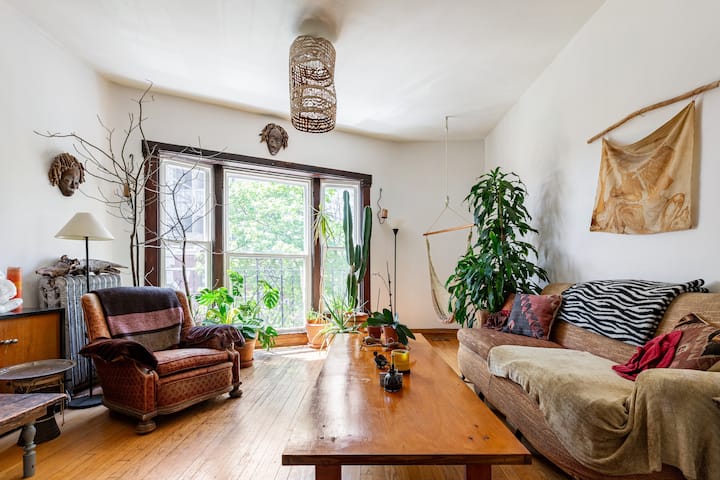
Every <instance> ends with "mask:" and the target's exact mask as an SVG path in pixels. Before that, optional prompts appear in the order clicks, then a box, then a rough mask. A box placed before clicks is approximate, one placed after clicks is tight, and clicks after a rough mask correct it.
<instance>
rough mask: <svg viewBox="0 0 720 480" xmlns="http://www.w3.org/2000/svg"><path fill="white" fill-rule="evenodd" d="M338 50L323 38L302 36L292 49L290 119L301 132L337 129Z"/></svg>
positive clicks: (321, 131)
mask: <svg viewBox="0 0 720 480" xmlns="http://www.w3.org/2000/svg"><path fill="white" fill-rule="evenodd" d="M334 77H335V47H333V45H332V43H330V42H329V41H328V40H326V39H325V38H322V37H315V36H311V35H300V36H299V37H297V38H296V39H295V41H294V42H293V43H292V45H291V46H290V118H291V121H292V124H293V127H295V128H296V129H297V130H300V131H301V132H308V133H324V132H329V131H330V130H332V129H333V128H335V113H336V111H337V105H336V97H335V78H334Z"/></svg>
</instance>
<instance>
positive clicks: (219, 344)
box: [180, 325, 245, 350]
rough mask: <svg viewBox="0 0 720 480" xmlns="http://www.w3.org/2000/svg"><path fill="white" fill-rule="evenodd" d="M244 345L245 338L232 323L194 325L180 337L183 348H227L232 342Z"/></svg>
mask: <svg viewBox="0 0 720 480" xmlns="http://www.w3.org/2000/svg"><path fill="white" fill-rule="evenodd" d="M233 343H234V344H235V345H237V346H242V345H244V344H245V338H244V337H243V336H242V334H241V333H240V331H239V330H238V329H237V328H235V327H233V326H232V325H203V326H197V327H192V328H190V329H188V330H187V331H186V332H185V335H184V336H183V337H182V338H181V339H180V346H181V347H183V348H214V349H217V350H225V349H226V348H230V346H231V345H232V344H233Z"/></svg>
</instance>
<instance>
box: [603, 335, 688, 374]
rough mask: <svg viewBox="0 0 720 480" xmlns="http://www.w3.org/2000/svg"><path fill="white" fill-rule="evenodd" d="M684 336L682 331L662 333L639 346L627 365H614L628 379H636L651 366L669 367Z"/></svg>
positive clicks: (614, 368)
mask: <svg viewBox="0 0 720 480" xmlns="http://www.w3.org/2000/svg"><path fill="white" fill-rule="evenodd" d="M680 337H682V332H681V331H675V332H670V333H666V334H665V335H660V336H657V337H655V338H653V339H652V340H650V341H649V342H647V343H646V344H645V345H643V346H642V347H638V350H637V352H636V353H635V355H633V356H632V357H630V360H628V361H627V363H626V364H625V365H614V366H613V367H612V369H613V370H615V372H617V374H618V375H620V376H621V377H623V378H627V379H628V380H635V377H637V376H638V375H639V374H640V372H642V371H643V370H647V369H649V368H667V367H669V366H670V363H672V360H673V357H674V356H675V348H676V347H677V345H678V343H679V342H680Z"/></svg>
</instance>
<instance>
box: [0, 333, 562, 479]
mask: <svg viewBox="0 0 720 480" xmlns="http://www.w3.org/2000/svg"><path fill="white" fill-rule="evenodd" d="M448 336H449V335H444V337H443V335H438V339H437V340H435V341H433V340H432V338H433V335H430V334H428V337H429V340H431V344H433V346H434V347H435V348H437V349H438V351H439V352H440V354H441V355H442V357H443V359H444V360H445V361H446V362H448V364H450V365H451V366H452V367H453V368H454V369H457V357H456V355H457V340H456V339H455V338H454V334H453V336H452V337H451V338H448ZM324 357H325V352H318V351H317V350H311V349H309V348H305V347H291V348H278V349H275V350H274V351H273V352H272V353H266V352H263V351H257V352H256V354H255V358H256V360H255V365H254V366H253V367H251V368H247V369H243V370H242V371H241V376H242V381H243V385H242V389H243V392H244V393H243V396H242V397H241V398H239V399H230V398H228V396H227V395H223V396H221V397H218V398H216V399H213V400H209V401H206V402H203V403H202V404H199V405H196V406H194V407H191V408H189V409H186V410H184V411H182V412H178V413H176V414H173V415H169V416H163V417H159V418H158V419H157V424H158V428H157V430H155V431H154V432H152V433H150V434H148V435H143V436H139V435H136V434H135V424H136V421H135V420H133V419H129V418H127V417H124V416H122V415H118V414H111V413H110V412H109V411H108V410H107V409H106V408H104V407H96V408H91V409H86V410H66V411H65V424H64V425H60V430H61V431H62V434H61V435H60V436H59V437H58V438H56V439H54V440H52V441H49V442H46V443H42V444H40V445H38V447H37V473H36V475H35V477H34V478H36V479H38V480H44V479H49V480H81V479H82V480H86V479H88V478H91V479H93V480H120V479H122V480H154V479H157V480H211V479H217V480H236V479H237V480H240V479H246V478H253V479H255V480H265V479H267V480H313V479H314V469H313V468H312V467H306V466H293V467H288V466H282V465H281V462H280V461H281V453H282V451H283V449H284V448H285V443H286V442H287V440H288V438H289V436H290V435H291V431H292V426H293V424H294V422H295V418H296V417H297V415H298V411H299V408H300V406H301V405H302V403H303V399H304V398H305V395H307V394H308V391H309V390H310V388H311V387H312V386H313V384H314V382H315V379H316V377H317V375H318V373H319V371H320V369H321V367H322V363H323V359H324ZM453 362H454V363H453ZM349 414H352V412H350V413H349ZM58 423H61V421H60V417H59V416H58ZM18 434H19V432H17V431H16V432H12V433H9V434H7V435H4V436H2V437H0V478H2V479H3V480H5V479H8V480H16V479H18V480H19V479H20V478H22V449H21V448H19V447H17V446H16V445H15V442H16V441H17V437H18ZM492 472H493V479H494V480H565V479H566V478H568V477H566V476H564V475H562V474H561V473H559V472H557V471H556V470H554V469H553V468H552V467H551V466H548V465H547V464H546V463H545V462H544V461H541V460H538V459H534V461H533V464H532V465H517V466H508V465H503V466H495V467H493V469H492ZM463 478H465V469H464V467H462V466H448V467H430V466H409V467H393V466H352V467H344V468H343V480H393V479H394V480H417V479H423V480H426V479H427V480H461V479H463Z"/></svg>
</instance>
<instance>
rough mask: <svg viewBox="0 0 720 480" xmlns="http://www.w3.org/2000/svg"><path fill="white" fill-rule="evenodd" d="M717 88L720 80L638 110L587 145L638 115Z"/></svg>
mask: <svg viewBox="0 0 720 480" xmlns="http://www.w3.org/2000/svg"><path fill="white" fill-rule="evenodd" d="M717 87H720V80H716V81H714V82H712V83H708V84H707V85H703V86H702V87H698V88H696V89H695V90H691V91H689V92H685V93H683V94H682V95H678V96H677V97H673V98H670V99H668V100H664V101H662V102H659V103H654V104H652V105H650V106H647V107H645V108H641V109H640V110H638V111H637V112H633V113H631V114H630V115H628V116H627V117H625V118H623V119H622V120H620V121H619V122H617V123H613V124H612V125H610V126H609V127H608V128H606V129H605V130H603V131H602V132H600V133H598V134H597V135H595V136H594V137H592V138H590V139H588V141H587V143H592V142H594V141H595V140H597V139H598V138H600V137H602V136H603V135H605V134H606V133H608V132H610V131H612V130H615V129H616V128H617V127H619V126H620V125H622V124H624V123H625V122H627V121H628V120H630V119H631V118H635V117H637V116H638V115H642V114H643V113H645V112H649V111H650V110H655V109H656V108H660V107H664V106H667V105H670V104H672V103H675V102H679V101H680V100H685V99H686V98H690V97H694V96H695V95H698V94H700V93H702V92H706V91H708V90H712V89H713V88H717Z"/></svg>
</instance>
